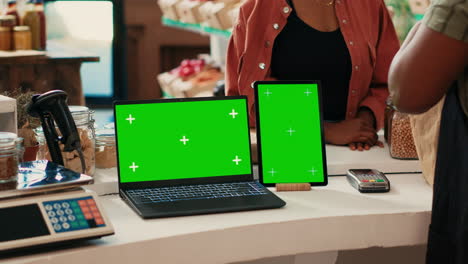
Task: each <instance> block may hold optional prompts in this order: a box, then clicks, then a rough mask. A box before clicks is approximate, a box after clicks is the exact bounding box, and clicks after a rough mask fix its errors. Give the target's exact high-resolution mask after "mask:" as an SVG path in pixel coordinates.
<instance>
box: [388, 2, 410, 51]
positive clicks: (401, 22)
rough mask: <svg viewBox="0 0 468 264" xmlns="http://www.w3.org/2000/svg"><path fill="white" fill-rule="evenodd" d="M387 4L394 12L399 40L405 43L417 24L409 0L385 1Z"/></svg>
mask: <svg viewBox="0 0 468 264" xmlns="http://www.w3.org/2000/svg"><path fill="white" fill-rule="evenodd" d="M385 4H386V5H387V6H388V7H390V8H391V10H392V11H393V18H392V20H393V25H394V26H395V29H396V32H397V35H398V38H399V39H400V41H401V42H403V40H404V39H405V38H406V35H408V33H409V31H410V30H411V28H412V27H413V26H414V24H416V18H415V16H414V14H413V13H412V12H411V8H410V5H409V3H408V0H385Z"/></svg>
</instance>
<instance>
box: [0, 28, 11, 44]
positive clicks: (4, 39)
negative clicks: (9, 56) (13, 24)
mask: <svg viewBox="0 0 468 264" xmlns="http://www.w3.org/2000/svg"><path fill="white" fill-rule="evenodd" d="M0 50H11V29H10V28H9V27H0Z"/></svg>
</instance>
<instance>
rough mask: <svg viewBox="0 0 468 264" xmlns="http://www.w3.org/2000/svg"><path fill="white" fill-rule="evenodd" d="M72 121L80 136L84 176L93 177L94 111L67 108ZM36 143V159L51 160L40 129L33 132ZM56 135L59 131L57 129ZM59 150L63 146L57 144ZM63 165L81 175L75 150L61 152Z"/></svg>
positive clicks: (74, 107) (79, 161) (94, 164)
mask: <svg viewBox="0 0 468 264" xmlns="http://www.w3.org/2000/svg"><path fill="white" fill-rule="evenodd" d="M69 109H70V112H71V114H72V117H73V120H74V121H75V124H76V128H77V130H78V134H79V135H80V141H81V151H82V152H83V155H84V159H85V164H86V169H85V174H86V175H90V176H93V175H94V171H95V167H96V162H95V152H94V149H95V138H96V135H95V131H94V111H92V110H90V109H89V108H88V107H86V106H69ZM35 133H36V137H37V141H38V142H39V151H38V153H37V158H38V159H46V160H52V159H51V157H50V153H49V149H48V147H47V142H46V140H45V137H44V132H43V131H42V127H39V128H37V129H36V130H35ZM57 133H58V134H60V130H58V128H57ZM59 146H60V149H61V150H63V147H64V145H63V144H62V143H59ZM62 157H63V163H64V166H65V168H68V169H70V170H73V171H76V172H80V173H82V172H83V170H82V168H81V159H80V156H79V154H78V152H77V151H76V150H74V151H72V152H63V151H62Z"/></svg>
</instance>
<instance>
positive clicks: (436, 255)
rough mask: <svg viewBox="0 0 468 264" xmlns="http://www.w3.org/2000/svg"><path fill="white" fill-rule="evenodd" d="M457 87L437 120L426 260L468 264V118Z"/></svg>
mask: <svg viewBox="0 0 468 264" xmlns="http://www.w3.org/2000/svg"><path fill="white" fill-rule="evenodd" d="M457 94H458V93H457V89H456V88H452V89H450V91H449V92H448V94H447V97H446V101H445V104H444V108H443V111H442V117H441V118H442V119H441V123H440V136H439V148H438V152H437V163H436V170H435V179H434V197H433V204H432V221H431V226H430V228H429V240H428V246H427V255H426V263H428V264H435V263H443V264H445V263H447V264H452V263H457V264H468V121H467V118H466V116H465V114H464V112H463V110H462V108H461V105H460V102H459V100H458V95H457Z"/></svg>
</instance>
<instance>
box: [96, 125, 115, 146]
mask: <svg viewBox="0 0 468 264" xmlns="http://www.w3.org/2000/svg"><path fill="white" fill-rule="evenodd" d="M96 145H98V146H114V145H115V130H113V129H98V130H96Z"/></svg>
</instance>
